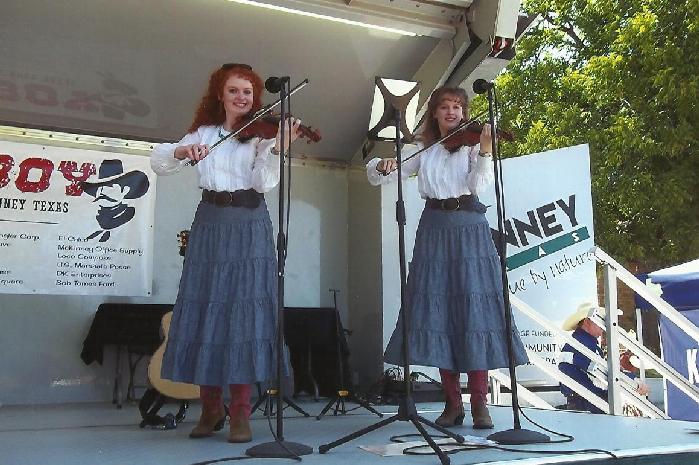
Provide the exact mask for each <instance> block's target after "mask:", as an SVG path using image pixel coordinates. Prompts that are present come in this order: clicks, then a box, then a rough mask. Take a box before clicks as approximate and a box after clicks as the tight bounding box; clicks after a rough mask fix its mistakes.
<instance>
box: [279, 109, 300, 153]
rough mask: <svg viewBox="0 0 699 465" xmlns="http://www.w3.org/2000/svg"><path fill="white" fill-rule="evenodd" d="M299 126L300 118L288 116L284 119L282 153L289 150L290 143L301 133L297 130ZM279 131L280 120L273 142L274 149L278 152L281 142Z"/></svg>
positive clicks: (280, 127)
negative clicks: (275, 139) (274, 141)
mask: <svg viewBox="0 0 699 465" xmlns="http://www.w3.org/2000/svg"><path fill="white" fill-rule="evenodd" d="M299 126H301V120H300V119H296V118H292V117H289V118H288V119H287V120H286V127H285V128H284V139H286V140H285V144H284V153H287V152H288V151H289V147H290V146H291V143H292V142H293V141H295V140H296V139H298V137H299V136H300V135H301V132H300V131H299ZM281 133H282V121H280V122H279V129H278V130H277V141H276V143H275V144H274V149H275V150H276V151H277V152H279V151H281V147H282V143H281V140H280V139H281Z"/></svg>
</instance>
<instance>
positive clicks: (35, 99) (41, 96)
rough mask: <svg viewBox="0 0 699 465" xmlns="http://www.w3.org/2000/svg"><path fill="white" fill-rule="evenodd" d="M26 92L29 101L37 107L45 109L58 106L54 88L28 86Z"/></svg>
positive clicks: (25, 87)
mask: <svg viewBox="0 0 699 465" xmlns="http://www.w3.org/2000/svg"><path fill="white" fill-rule="evenodd" d="M24 90H25V91H26V92H27V100H28V101H29V102H31V103H33V104H35V105H41V106H44V107H55V106H56V105H58V96H57V95H56V91H55V90H54V88H53V87H50V86H47V85H44V84H27V85H26V86H24Z"/></svg>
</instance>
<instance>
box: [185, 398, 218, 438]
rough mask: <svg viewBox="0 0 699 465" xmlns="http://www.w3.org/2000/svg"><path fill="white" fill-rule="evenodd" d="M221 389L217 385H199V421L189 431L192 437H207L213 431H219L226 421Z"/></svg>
mask: <svg viewBox="0 0 699 465" xmlns="http://www.w3.org/2000/svg"><path fill="white" fill-rule="evenodd" d="M221 394H222V390H221V388H220V387H217V386H201V387H200V388H199V397H200V398H201V417H199V423H197V426H195V427H194V429H193V430H192V431H191V432H190V433H189V437H190V438H192V439H199V438H208V437H209V436H212V435H213V434H214V431H220V430H221V428H223V425H224V424H225V422H226V411H225V410H224V408H223V398H222V395H221Z"/></svg>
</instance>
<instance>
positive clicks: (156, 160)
mask: <svg viewBox="0 0 699 465" xmlns="http://www.w3.org/2000/svg"><path fill="white" fill-rule="evenodd" d="M200 143H201V135H200V134H199V131H198V130H197V131H194V132H190V133H189V134H187V135H186V136H184V137H183V138H182V139H181V140H180V141H179V142H175V143H174V144H158V145H156V146H155V147H154V148H153V151H152V152H151V154H150V167H151V168H152V169H153V171H155V174H158V175H160V176H167V175H170V174H175V173H178V172H179V171H180V170H181V169H182V167H183V166H185V165H186V163H187V162H188V161H189V160H188V159H187V158H185V159H184V160H178V159H177V158H175V149H176V148H177V147H180V146H182V145H191V144H200Z"/></svg>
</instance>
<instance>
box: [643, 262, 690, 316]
mask: <svg viewBox="0 0 699 465" xmlns="http://www.w3.org/2000/svg"><path fill="white" fill-rule="evenodd" d="M637 277H638V279H640V280H641V281H642V282H647V281H646V280H647V278H650V280H651V282H652V283H654V284H660V286H662V289H663V294H662V298H663V300H665V301H666V302H667V303H669V304H670V305H672V306H673V307H675V308H676V309H677V310H680V311H682V310H692V309H697V308H699V259H697V260H692V261H691V262H687V263H683V264H681V265H676V266H672V267H670V268H665V269H663V270H658V271H654V272H652V273H649V274H639V275H637ZM635 299H636V307H638V308H640V309H644V310H645V309H649V308H651V305H650V304H649V303H648V302H646V300H645V299H643V298H642V297H640V296H638V294H636V295H635Z"/></svg>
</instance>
